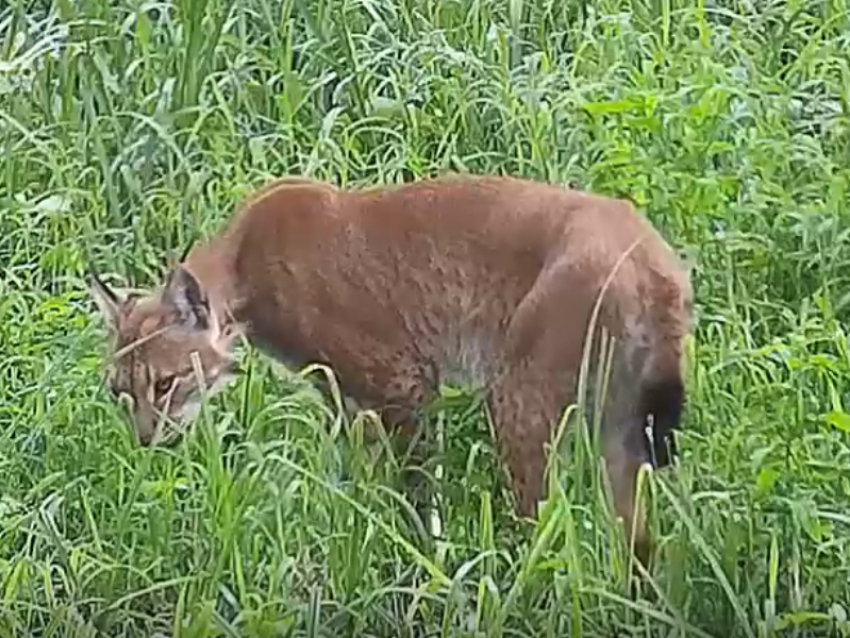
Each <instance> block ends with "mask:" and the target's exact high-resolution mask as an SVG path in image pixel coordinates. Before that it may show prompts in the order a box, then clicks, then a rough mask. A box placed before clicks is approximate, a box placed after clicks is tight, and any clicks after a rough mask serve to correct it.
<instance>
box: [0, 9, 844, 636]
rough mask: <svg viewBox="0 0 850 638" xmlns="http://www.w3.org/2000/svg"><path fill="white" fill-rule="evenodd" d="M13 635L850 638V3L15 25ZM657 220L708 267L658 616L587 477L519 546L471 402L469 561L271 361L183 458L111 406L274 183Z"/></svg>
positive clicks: (467, 433) (664, 546)
mask: <svg viewBox="0 0 850 638" xmlns="http://www.w3.org/2000/svg"><path fill="white" fill-rule="evenodd" d="M0 145H2V159H0V202H1V203H0V272H2V276H0V355H2V359H0V636H30V635H39V636H79V637H82V636H95V635H110V636H119V635H127V636H129V635H135V636H152V635H157V634H165V635H172V634H173V635H179V636H184V637H194V636H236V635H252V636H271V635H282V636H286V635H292V636H296V635H297V636H315V637H318V636H323V637H324V636H327V637H330V636H344V635H357V636H360V635H363V636H366V635H372V636H402V637H403V636H414V635H415V636H425V635H428V636H437V635H444V636H448V635H451V636H484V635H487V636H500V635H501V636H520V635H534V636H538V635H539V636H565V635H576V636H577V635H585V636H592V635H598V636H610V635H613V634H614V632H615V631H618V632H620V635H640V636H660V635H664V636H685V635H689V636H697V635H702V636H706V635H712V636H724V637H725V636H734V637H737V636H746V637H750V636H815V635H819V636H827V635H844V636H846V635H850V622H848V619H847V617H848V613H850V593H848V590H850V507H848V506H850V471H848V470H850V414H848V412H846V411H845V410H850V408H848V407H847V405H846V404H847V403H848V402H850V394H848V388H850V385H848V382H850V347H848V341H847V335H846V333H845V327H844V326H846V325H847V320H848V317H850V285H848V280H850V4H848V3H847V2H846V0H814V1H812V2H808V3H801V2H788V3H787V4H786V3H782V2H778V1H772V0H767V1H766V2H759V3H751V2H731V1H729V0H713V1H708V0H705V1H700V2H696V3H692V2H688V1H686V0H640V1H637V2H635V3H634V4H632V5H629V4H628V3H626V2H617V1H616V0H594V1H591V2H587V3H582V2H573V1H572V0H561V1H560V2H554V1H552V0H541V1H540V2H523V0H509V1H508V2H497V1H496V0H469V1H461V0H430V2H416V1H414V0H386V1H385V2H374V1H372V0H358V1H355V0H312V1H311V2H306V1H304V0H176V1H175V2H173V3H169V2H165V1H162V2H157V1H152V2H142V1H140V0H131V1H125V2H103V1H101V0H77V1H76V2H72V1H71V0H56V1H55V2H53V3H48V2H29V3H24V2H23V0H12V1H11V2H9V3H4V4H3V8H2V9H0ZM448 169H452V170H471V171H475V172H507V173H513V174H518V175H526V176H534V177H537V178H542V179H549V180H555V181H560V182H566V181H568V180H569V181H573V182H574V183H576V184H578V185H580V186H581V187H583V188H586V189H590V190H594V191H597V192H602V193H608V194H615V195H623V196H628V197H630V198H632V199H633V200H635V201H636V202H637V203H638V204H640V206H641V207H642V208H643V209H645V210H646V212H647V214H648V215H649V216H650V217H651V219H652V220H653V221H654V222H655V223H656V224H657V225H658V226H659V228H660V229H661V230H662V232H663V233H664V234H665V236H666V237H667V238H668V239H669V240H670V242H671V243H672V244H674V245H675V246H677V247H679V248H680V249H682V250H683V251H684V252H685V253H687V254H688V255H690V258H691V259H693V261H694V263H695V270H694V280H695V288H696V292H697V296H698V304H697V305H698V315H699V319H698V326H697V331H696V338H695V339H694V341H693V343H692V347H691V351H690V354H691V361H690V364H689V386H690V397H691V398H690V404H689V409H688V412H687V420H686V423H685V429H686V435H685V436H684V437H682V438H681V439H680V440H681V444H680V447H681V449H682V457H681V459H680V467H679V468H678V469H677V470H676V471H674V472H664V473H660V474H656V475H654V476H652V477H651V479H652V480H651V481H650V485H651V488H652V489H651V492H652V494H653V508H654V511H655V516H654V518H653V526H654V528H655V529H656V534H657V535H658V536H659V537H660V542H661V547H660V552H661V555H660V562H659V563H658V564H657V565H656V566H655V568H654V570H653V577H654V587H652V586H650V587H646V586H644V587H643V588H642V589H641V592H640V595H639V596H637V597H636V598H630V597H629V592H628V582H627V574H628V566H627V565H626V564H625V563H624V556H625V554H624V552H623V548H622V547H620V545H618V544H617V543H619V542H620V540H619V537H617V536H612V535H611V534H610V533H609V532H610V529H611V526H610V521H609V519H608V516H607V514H606V512H605V510H604V509H602V508H601V507H600V503H601V501H599V500H598V499H597V498H596V492H594V491H593V490H589V489H588V488H587V486H588V485H590V484H591V483H590V482H589V480H588V479H587V477H585V476H584V475H583V474H582V473H580V472H578V471H576V470H575V464H572V463H570V461H569V459H566V460H563V461H562V462H560V463H559V468H558V470H557V472H555V473H554V474H553V476H554V477H555V478H556V479H557V480H558V481H559V482H560V485H561V486H562V487H561V488H560V489H558V490H556V493H555V494H554V496H553V498H552V499H551V500H550V502H549V504H548V505H547V506H546V508H544V511H543V512H542V513H541V515H540V517H539V521H538V522H537V523H536V524H533V523H531V522H523V521H516V520H514V519H513V517H512V514H511V510H510V508H509V505H508V501H507V499H506V492H505V480H504V478H503V476H502V475H501V474H500V473H499V472H500V466H499V464H498V462H497V457H496V455H495V453H494V449H493V445H492V443H491V441H490V439H489V436H488V434H487V430H486V422H485V421H484V419H483V416H482V414H481V412H480V411H478V410H477V409H476V403H475V401H474V400H473V398H472V397H470V396H468V395H465V394H459V395H452V396H448V397H447V398H446V400H445V401H444V402H443V403H444V404H443V405H441V406H436V407H437V408H438V409H437V410H435V414H437V415H438V416H441V418H442V422H443V424H444V430H445V433H446V443H445V450H444V454H442V456H441V458H442V461H443V463H444V468H445V474H444V477H445V478H444V479H443V483H444V489H443V520H444V536H445V538H444V539H442V540H441V541H440V542H439V543H437V544H436V545H435V546H434V547H430V546H429V545H428V544H426V543H424V542H423V541H422V539H420V537H419V534H418V532H417V527H416V526H415V525H413V524H412V523H411V518H410V516H409V514H408V509H407V508H406V507H405V506H404V504H403V503H402V501H401V500H400V499H401V497H400V496H399V495H398V493H397V492H395V491H394V486H395V485H396V480H395V477H396V474H397V470H396V468H395V465H394V464H393V462H392V457H391V455H390V454H389V453H388V451H387V450H386V448H385V447H384V446H382V445H381V444H380V443H378V444H369V445H367V444H364V443H362V442H361V439H362V429H363V428H362V426H363V423H362V422H361V421H357V422H355V423H353V424H345V423H341V422H339V421H338V420H337V419H336V415H335V413H334V412H333V411H332V410H331V407H332V406H326V405H324V404H323V403H322V402H321V401H320V399H319V398H318V395H317V394H316V393H315V392H314V391H313V390H312V389H311V387H310V386H309V385H308V384H307V383H306V382H305V380H304V379H303V377H301V376H299V375H294V374H289V373H286V372H285V371H281V370H279V369H276V368H273V367H272V366H271V365H270V364H269V363H268V361H267V360H265V359H263V358H261V357H259V356H257V355H256V353H253V354H252V355H251V359H250V366H249V369H250V373H249V374H248V375H246V376H245V377H243V378H242V379H241V380H240V382H239V383H238V384H237V385H235V386H234V387H232V388H231V389H230V390H228V391H227V392H226V393H225V394H223V395H222V396H221V397H220V398H218V399H216V400H215V401H213V402H211V404H210V406H209V409H208V410H207V411H206V415H205V418H204V419H203V422H202V423H201V424H199V426H198V427H197V429H196V430H195V433H194V434H193V435H192V436H190V437H188V439H187V440H186V441H185V443H184V444H183V445H180V446H178V447H175V448H173V449H171V450H158V451H156V452H151V451H147V450H139V449H136V448H135V446H134V445H133V443H132V439H131V437H130V434H129V431H128V429H127V426H126V422H125V421H124V420H123V418H122V415H121V414H120V413H119V412H118V410H117V409H116V408H115V407H114V406H112V404H111V402H110V399H109V397H108V395H107V393H106V392H104V391H103V390H102V389H101V387H100V369H101V368H100V366H101V361H102V356H103V354H104V352H105V343H104V338H105V337H104V334H105V333H104V331H103V327H102V325H101V323H100V321H99V320H98V318H97V317H96V316H95V315H94V314H93V304H91V302H90V300H89V298H88V296H87V294H86V291H85V288H84V285H83V280H82V277H83V275H84V272H85V268H86V265H87V263H88V262H91V263H93V264H94V265H95V266H96V267H97V268H98V269H99V270H101V271H104V272H107V273H115V274H116V275H120V276H123V277H125V278H127V279H128V280H129V281H130V282H132V283H133V284H136V285H139V286H147V285H150V284H152V283H153V282H155V281H157V280H159V278H160V277H161V275H162V272H163V269H164V264H165V257H166V251H168V250H171V251H175V252H178V253H179V252H181V251H182V250H183V249H184V248H185V247H186V246H187V245H188V243H189V242H191V241H193V240H194V239H195V238H197V237H198V236H200V235H204V234H207V233H209V232H212V231H213V230H215V229H216V228H218V227H219V226H220V224H221V223H222V222H223V221H224V220H226V219H227V217H228V216H229V215H230V213H231V212H232V210H233V206H234V204H235V203H236V202H237V201H238V200H239V199H240V198H241V197H242V196H243V195H245V194H246V193H247V192H248V191H249V190H250V189H252V188H254V187H256V186H259V185H260V184H262V183H263V182H264V181H265V180H266V179H268V178H269V177H271V176H273V175H277V174H283V173H294V174H306V175H311V176H314V177H317V178H320V179H328V180H331V181H334V182H337V183H339V184H343V185H359V184H372V183H379V182H393V181H399V180H402V179H411V178H413V177H415V176H423V175H427V174H433V173H435V172H438V171H443V170H448Z"/></svg>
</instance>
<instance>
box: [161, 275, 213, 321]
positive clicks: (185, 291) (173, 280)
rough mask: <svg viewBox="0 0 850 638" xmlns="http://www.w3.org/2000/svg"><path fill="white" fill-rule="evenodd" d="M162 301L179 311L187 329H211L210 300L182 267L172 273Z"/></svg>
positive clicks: (195, 280)
mask: <svg viewBox="0 0 850 638" xmlns="http://www.w3.org/2000/svg"><path fill="white" fill-rule="evenodd" d="M162 299H163V301H164V302H165V303H167V304H169V305H171V306H172V307H173V308H174V309H175V310H176V311H177V314H178V315H179V316H180V321H181V322H182V323H183V324H184V325H185V326H186V327H187V328H193V329H196V330H206V329H208V328H209V327H210V304H209V300H208V299H207V296H206V295H205V294H204V291H203V290H202V289H201V284H200V283H199V282H198V280H197V279H196V278H195V276H194V275H193V274H192V273H190V272H189V271H188V270H186V269H185V268H183V267H182V266H178V267H177V268H175V269H174V270H173V271H172V272H171V275H170V276H169V277H168V283H166V285H165V289H164V290H163V292H162Z"/></svg>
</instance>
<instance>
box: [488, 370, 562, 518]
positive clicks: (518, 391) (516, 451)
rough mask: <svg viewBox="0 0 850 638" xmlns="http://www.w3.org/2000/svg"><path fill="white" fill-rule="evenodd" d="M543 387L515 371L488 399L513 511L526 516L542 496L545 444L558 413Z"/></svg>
mask: <svg viewBox="0 0 850 638" xmlns="http://www.w3.org/2000/svg"><path fill="white" fill-rule="evenodd" d="M546 387H547V385H546V382H545V380H544V379H542V378H539V377H537V376H532V375H531V374H519V373H517V372H514V373H512V374H508V375H505V376H504V377H503V378H502V379H501V380H500V381H498V382H497V383H496V384H494V386H493V388H492V389H491V391H490V394H489V396H488V399H487V407H488V410H489V412H490V418H491V419H492V422H493V429H494V430H495V436H496V441H497V443H498V445H499V448H500V450H501V455H502V458H503V459H504V461H505V464H506V465H507V469H508V473H509V475H510V485H511V491H512V492H513V495H514V498H515V500H516V504H515V508H516V512H517V514H519V515H520V516H523V517H529V518H533V517H534V516H536V515H537V507H538V503H539V501H540V500H542V499H543V498H544V485H545V483H544V480H545V475H546V443H547V442H548V441H549V438H550V433H551V432H552V431H553V428H554V427H555V426H556V425H557V419H558V416H559V412H558V408H557V401H554V400H553V399H552V397H551V396H547V392H546Z"/></svg>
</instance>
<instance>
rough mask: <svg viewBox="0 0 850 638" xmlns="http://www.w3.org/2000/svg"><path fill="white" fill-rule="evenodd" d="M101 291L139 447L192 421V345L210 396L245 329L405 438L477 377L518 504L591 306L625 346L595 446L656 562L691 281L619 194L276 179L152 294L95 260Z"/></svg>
mask: <svg viewBox="0 0 850 638" xmlns="http://www.w3.org/2000/svg"><path fill="white" fill-rule="evenodd" d="M90 288H91V293H92V295H93V297H94V299H95V300H96V302H97V304H98V306H99V308H100V310H101V312H102V313H103V316H104V317H105V320H106V322H107V324H108V326H109V328H110V332H111V334H112V336H113V337H114V344H115V345H114V348H115V350H114V351H113V353H112V357H111V363H110V365H109V367H108V369H107V377H106V378H107V382H108V386H109V388H110V389H111V391H112V392H113V393H114V395H115V396H116V397H125V398H129V399H130V402H131V404H132V413H133V418H132V421H133V424H134V429H135V432H136V435H137V438H138V441H139V442H140V443H141V444H143V445H151V444H155V443H156V442H157V436H158V434H159V433H160V430H161V425H162V423H163V422H173V423H178V424H181V423H182V424H184V425H185V424H187V423H189V422H190V421H191V420H192V418H193V415H194V414H195V412H196V411H197V407H198V405H199V401H200V392H199V381H198V379H197V378H196V375H195V370H197V369H198V368H197V366H193V363H192V361H193V357H192V356H191V354H192V353H197V358H195V361H197V362H199V363H200V371H201V372H202V373H203V377H204V384H205V387H206V388H207V392H208V393H210V392H214V391H217V390H219V389H221V388H222V387H224V386H225V385H226V384H227V383H228V381H230V380H231V379H232V378H234V376H235V370H236V368H235V365H236V360H235V358H234V355H233V348H234V345H235V342H236V340H237V339H239V338H243V337H244V338H245V339H247V341H248V342H251V343H253V344H255V345H257V346H258V347H259V348H260V349H261V351H263V352H265V353H267V354H269V355H270V356H272V357H274V358H276V359H277V360H279V361H282V362H284V363H286V364H287V365H291V366H301V365H305V364H308V363H322V364H325V365H327V366H329V367H330V368H331V369H332V370H333V371H334V373H335V374H336V376H337V378H338V381H339V385H340V388H341V389H342V391H343V392H344V393H345V394H346V395H348V396H350V397H351V398H353V399H354V400H355V401H356V403H357V404H358V405H359V406H361V407H362V408H368V409H373V410H375V411H376V412H377V413H378V414H380V415H381V418H382V421H383V423H384V424H386V425H387V426H388V427H391V428H396V429H397V430H398V431H399V433H400V434H401V435H402V436H403V437H404V436H410V435H411V432H413V431H415V429H416V424H417V422H418V421H417V419H418V415H419V410H420V409H421V408H422V407H423V406H424V405H425V404H427V403H428V402H429V401H430V400H431V399H432V398H434V397H435V393H436V392H437V390H438V385H439V384H440V383H441V382H442V381H454V382H460V383H464V384H467V385H468V386H469V387H473V388H479V389H481V390H482V391H483V392H484V393H485V396H486V406H487V412H488V414H489V416H490V418H491V420H492V423H493V430H494V432H495V435H496V438H497V442H498V445H499V448H500V450H501V452H502V454H503V458H504V460H505V462H506V465H507V469H508V470H509V475H510V480H511V489H512V492H513V494H514V496H515V503H514V506H515V508H516V511H517V512H518V514H520V515H521V516H534V515H535V514H536V512H537V507H538V501H539V500H540V499H542V498H543V497H544V474H545V467H546V452H545V448H546V444H547V442H548V441H549V439H550V436H551V435H552V433H553V428H555V427H556V426H557V424H558V422H559V420H560V418H561V416H562V414H563V411H564V409H565V408H566V407H567V405H568V404H570V402H572V401H574V400H575V399H576V396H577V384H578V380H579V369H580V364H581V360H582V352H583V347H584V344H585V341H586V334H587V328H588V323H589V321H590V318H591V315H592V314H593V313H596V321H597V323H598V325H599V326H600V327H601V328H604V329H605V331H606V332H607V334H610V335H611V336H613V338H614V340H615V343H616V347H615V350H614V355H613V358H612V359H611V361H612V363H611V366H610V377H609V382H608V385H607V392H606V397H607V399H606V402H605V405H604V418H603V420H602V426H601V429H600V433H601V447H600V449H601V451H602V456H603V458H604V460H605V463H606V471H607V475H608V479H609V484H610V486H611V494H612V497H613V505H614V510H615V512H616V514H617V515H618V516H620V517H622V519H623V521H624V522H625V523H627V524H628V525H629V526H630V527H631V525H632V523H633V522H634V527H633V529H632V530H631V531H632V533H633V534H634V536H633V537H632V539H633V541H634V547H635V550H636V553H637V557H638V558H639V560H642V561H644V562H645V561H646V560H647V559H648V557H649V551H650V549H651V542H650V539H649V538H648V533H647V529H646V522H645V517H644V513H643V511H642V509H641V508H640V507H636V502H635V484H636V476H637V472H638V470H639V468H640V467H641V465H642V464H644V463H649V464H651V465H653V466H655V467H664V466H666V465H668V464H669V463H670V459H671V456H672V455H674V454H675V445H674V443H675V441H674V440H673V437H674V431H675V430H676V429H678V428H679V427H680V419H681V414H682V410H683V406H684V402H685V387H684V382H683V370H682V363H681V362H682V356H683V340H684V338H685V337H686V335H687V334H688V333H689V331H690V330H691V317H692V307H693V294H692V288H691V284H690V279H689V274H688V272H687V270H686V269H685V268H684V266H683V264H682V263H681V262H680V261H679V259H678V257H677V256H676V255H675V253H674V252H673V251H672V249H671V248H670V247H669V246H668V245H667V244H666V243H665V241H664V240H663V239H662V238H661V236H660V234H659V233H658V232H657V231H656V230H655V229H654V228H653V227H652V226H651V225H650V224H649V223H648V222H647V221H646V220H645V219H644V218H643V217H641V216H639V215H638V214H637V213H636V212H635V210H634V208H633V207H632V205H631V204H629V203H627V202H625V201H621V200H618V199H612V198H608V197H603V196H599V195H593V194H589V193H584V192H581V191H577V190H569V189H565V188H561V187H559V186H555V185H551V184H546V183H542V182H536V181H531V180H525V179H519V178H515V177H497V176H471V175H466V176H461V175H448V176H442V177H438V178H433V179H424V180H421V181H417V182H413V183H409V184H404V185H395V186H382V187H373V188H366V189H358V190H354V189H351V190H346V189H341V188H338V187H336V186H333V185H330V184H325V183H321V182H315V181H311V180H308V179H300V178H282V179H278V180H277V181H273V182H272V183H270V184H268V185H266V186H265V187H263V188H261V189H260V190H259V191H257V192H256V193H255V194H254V195H253V196H252V197H250V198H249V199H248V200H247V201H246V202H244V203H243V204H242V205H241V206H240V207H239V209H238V210H237V212H236V214H235V216H234V218H233V220H232V221H231V223H230V224H229V225H228V226H227V227H226V228H225V229H224V230H223V231H222V232H221V233H220V234H219V235H218V236H216V237H213V238H212V239H210V240H208V241H206V242H205V243H199V244H198V245H196V246H195V247H194V248H193V249H192V250H191V251H190V252H189V254H188V255H187V257H186V258H185V260H183V262H182V263H180V264H177V265H176V266H175V267H174V268H172V269H171V270H170V273H169V275H168V276H167V278H166V281H165V282H164V284H163V285H162V287H161V288H160V289H158V290H157V291H156V292H153V293H149V294H146V293H140V292H131V293H122V292H121V291H119V290H114V289H111V288H110V287H108V286H107V285H106V284H105V283H104V282H103V281H102V280H101V279H100V278H99V277H98V276H97V275H92V278H91V280H90ZM648 426H650V427H648ZM648 434H649V435H650V436H648Z"/></svg>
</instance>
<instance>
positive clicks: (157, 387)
mask: <svg viewBox="0 0 850 638" xmlns="http://www.w3.org/2000/svg"><path fill="white" fill-rule="evenodd" d="M174 379H175V375H173V374H170V375H168V376H167V377H162V378H161V379H157V381H156V383H155V384H154V386H153V389H154V392H156V394H157V396H162V395H163V394H167V393H168V391H169V390H171V387H172V386H173V385H174Z"/></svg>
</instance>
